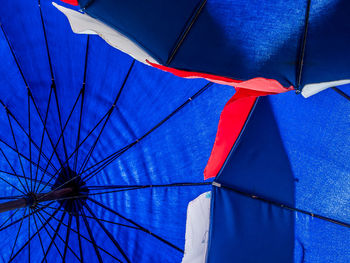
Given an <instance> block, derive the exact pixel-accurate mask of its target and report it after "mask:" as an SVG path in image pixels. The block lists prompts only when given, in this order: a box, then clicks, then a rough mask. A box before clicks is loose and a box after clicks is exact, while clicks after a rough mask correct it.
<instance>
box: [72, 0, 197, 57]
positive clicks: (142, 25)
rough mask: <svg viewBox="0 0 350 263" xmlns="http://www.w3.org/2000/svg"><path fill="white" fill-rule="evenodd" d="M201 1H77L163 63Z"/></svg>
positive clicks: (88, 12)
mask: <svg viewBox="0 0 350 263" xmlns="http://www.w3.org/2000/svg"><path fill="white" fill-rule="evenodd" d="M201 2H202V1H201V0H178V1H172V2H168V1H162V0H152V1H147V2H143V1H136V0H132V1H115V0H94V1H87V0H80V1H79V4H80V6H81V7H82V8H84V11H85V12H86V13H87V14H89V15H90V16H92V17H95V18H97V19H99V20H101V21H103V22H105V23H106V24H108V25H110V26H112V27H114V28H115V29H117V30H118V31H119V32H121V33H123V34H125V35H126V36H128V37H130V38H131V39H133V40H134V41H136V42H137V43H139V44H140V46H141V47H143V48H145V50H147V51H148V52H149V53H150V54H151V55H152V56H153V57H154V58H156V59H157V60H159V62H161V63H163V64H164V63H166V61H167V60H168V58H169V56H170V54H171V52H172V50H173V49H174V48H175V46H176V44H177V42H178V41H179V38H180V37H181V35H182V34H183V31H184V30H185V29H186V27H187V25H188V23H189V22H190V21H191V18H192V16H193V14H194V13H195V12H196V10H197V7H198V6H199V4H200V3H201Z"/></svg>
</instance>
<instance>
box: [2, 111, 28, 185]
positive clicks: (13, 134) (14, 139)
mask: <svg viewBox="0 0 350 263" xmlns="http://www.w3.org/2000/svg"><path fill="white" fill-rule="evenodd" d="M6 113H7V119H8V122H9V125H10V128H11V134H12V138H13V141H14V143H15V147H16V148H15V151H16V153H17V156H18V160H19V163H20V165H21V169H22V173H23V176H25V172H24V168H23V164H22V159H21V156H20V154H19V151H18V146H17V141H16V137H15V133H14V131H13V128H12V124H11V119H10V116H9V114H8V111H7V110H6ZM18 180H19V178H18ZM24 181H25V183H26V186H27V190H28V191H30V190H29V185H28V181H27V179H24ZM19 182H20V183H21V185H22V187H23V189H25V187H24V185H23V183H22V181H21V180H19Z"/></svg>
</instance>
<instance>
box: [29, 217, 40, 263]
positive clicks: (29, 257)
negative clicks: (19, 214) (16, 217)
mask: <svg viewBox="0 0 350 263" xmlns="http://www.w3.org/2000/svg"><path fill="white" fill-rule="evenodd" d="M27 232H28V240H30V216H29V217H28V231H27ZM38 234H39V231H38ZM28 262H29V263H30V242H28Z"/></svg>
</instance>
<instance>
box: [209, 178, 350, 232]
mask: <svg viewBox="0 0 350 263" xmlns="http://www.w3.org/2000/svg"><path fill="white" fill-rule="evenodd" d="M213 186H217V187H222V188H225V189H227V190H231V191H233V192H235V193H237V194H239V195H242V196H245V197H249V198H252V199H254V200H258V201H262V202H264V203H268V204H271V205H274V206H277V207H280V208H282V209H286V210H290V211H294V212H298V213H302V214H305V215H309V216H311V217H315V218H318V219H321V220H324V221H327V222H330V223H334V224H337V225H341V226H344V227H348V228H350V224H349V223H345V222H342V221H339V220H336V219H332V218H329V217H325V216H322V215H318V214H315V213H312V212H309V211H306V210H302V209H299V208H296V207H292V206H289V205H285V204H282V203H279V202H276V201H273V200H270V199H267V198H265V197H261V196H257V195H255V194H251V193H247V192H245V191H243V190H239V189H237V188H234V187H232V186H227V185H223V184H221V183H216V182H214V183H213Z"/></svg>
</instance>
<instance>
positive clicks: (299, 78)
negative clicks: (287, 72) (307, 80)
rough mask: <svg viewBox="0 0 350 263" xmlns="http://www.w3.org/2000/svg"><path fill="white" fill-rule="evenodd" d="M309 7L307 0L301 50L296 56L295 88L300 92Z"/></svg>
mask: <svg viewBox="0 0 350 263" xmlns="http://www.w3.org/2000/svg"><path fill="white" fill-rule="evenodd" d="M310 7H311V0H308V1H307V7H306V13H305V23H304V34H303V39H302V43H301V50H300V53H299V58H298V76H297V87H296V90H297V91H299V92H300V84H301V78H302V72H303V66H304V57H305V50H306V39H307V34H308V28H309V17H310Z"/></svg>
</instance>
